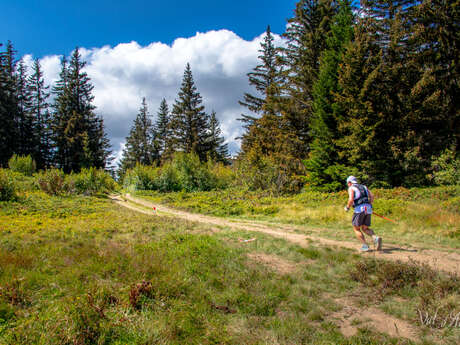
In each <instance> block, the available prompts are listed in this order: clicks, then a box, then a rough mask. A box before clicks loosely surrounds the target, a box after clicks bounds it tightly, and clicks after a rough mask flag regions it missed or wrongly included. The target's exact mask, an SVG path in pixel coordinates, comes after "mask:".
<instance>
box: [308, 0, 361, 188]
mask: <svg viewBox="0 0 460 345" xmlns="http://www.w3.org/2000/svg"><path fill="white" fill-rule="evenodd" d="M338 6H339V9H338V12H337V14H336V15H335V16H334V18H333V20H332V25H331V32H330V36H329V37H327V39H326V44H327V47H326V50H324V51H323V53H322V55H321V59H320V68H319V73H318V79H317V81H316V82H315V84H314V85H313V115H312V120H311V123H310V130H311V136H312V138H313V141H312V143H311V151H310V154H309V159H308V160H307V164H306V166H307V170H308V183H309V184H310V185H312V186H321V187H322V188H325V189H329V190H330V189H332V190H334V189H338V188H340V187H342V186H343V178H342V176H341V175H340V173H341V170H343V168H341V165H340V161H339V159H338V155H337V151H338V150H337V146H336V144H335V141H336V140H337V139H338V128H337V120H338V118H339V117H340V116H342V115H345V114H341V109H340V107H339V105H338V103H337V102H336V101H335V94H336V93H337V92H339V89H338V81H337V75H338V70H339V65H340V63H341V62H342V58H343V52H344V49H345V46H346V45H347V44H348V43H349V42H350V41H351V40H352V36H353V13H352V8H351V4H350V1H349V0H341V1H339V2H338ZM345 116H346V115H345Z"/></svg>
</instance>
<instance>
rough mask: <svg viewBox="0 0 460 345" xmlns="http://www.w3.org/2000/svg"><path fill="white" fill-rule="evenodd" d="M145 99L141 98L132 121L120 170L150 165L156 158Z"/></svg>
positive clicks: (152, 129) (152, 132) (153, 134)
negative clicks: (139, 165) (137, 110)
mask: <svg viewBox="0 0 460 345" xmlns="http://www.w3.org/2000/svg"><path fill="white" fill-rule="evenodd" d="M149 116H150V115H149V113H148V107H147V103H146V101H145V97H144V98H142V104H141V108H140V109H139V113H138V114H137V117H136V119H135V120H134V123H133V126H132V127H131V130H130V132H129V136H128V137H126V146H125V149H124V150H123V157H122V160H121V170H122V172H125V171H126V170H127V169H131V168H133V167H134V166H135V165H136V164H138V163H139V164H143V165H151V164H153V163H154V161H155V159H156V158H157V155H156V153H155V152H154V145H153V139H154V136H155V133H154V128H153V125H152V121H151V120H150V118H149Z"/></svg>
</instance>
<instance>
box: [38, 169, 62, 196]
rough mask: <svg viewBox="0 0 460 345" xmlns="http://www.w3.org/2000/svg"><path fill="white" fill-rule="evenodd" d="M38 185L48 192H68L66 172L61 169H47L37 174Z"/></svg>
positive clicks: (57, 193)
mask: <svg viewBox="0 0 460 345" xmlns="http://www.w3.org/2000/svg"><path fill="white" fill-rule="evenodd" d="M36 182H37V185H38V187H39V188H40V189H41V190H42V191H44V192H45V193H47V194H50V195H61V194H65V193H67V192H68V189H69V188H68V186H67V185H66V183H65V174H64V172H63V171H62V170H61V169H47V170H44V171H41V172H40V173H38V174H37V176H36Z"/></svg>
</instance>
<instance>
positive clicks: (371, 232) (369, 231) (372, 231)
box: [362, 225, 375, 236]
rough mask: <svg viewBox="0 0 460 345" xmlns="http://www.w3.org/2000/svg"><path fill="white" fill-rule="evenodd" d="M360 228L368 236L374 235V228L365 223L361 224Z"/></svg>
mask: <svg viewBox="0 0 460 345" xmlns="http://www.w3.org/2000/svg"><path fill="white" fill-rule="evenodd" d="M362 229H363V231H364V232H365V233H366V235H368V236H374V235H375V233H374V230H372V229H371V228H369V227H368V226H367V225H363V226H362Z"/></svg>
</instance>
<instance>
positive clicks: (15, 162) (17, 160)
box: [8, 154, 36, 176]
mask: <svg viewBox="0 0 460 345" xmlns="http://www.w3.org/2000/svg"><path fill="white" fill-rule="evenodd" d="M8 166H9V168H10V169H11V170H12V171H16V172H19V173H21V174H24V175H26V176H32V174H33V173H34V172H35V169H36V165H35V161H34V160H33V159H32V157H30V155H28V156H19V155H16V154H14V155H13V156H12V157H11V158H10V160H9V161H8Z"/></svg>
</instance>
